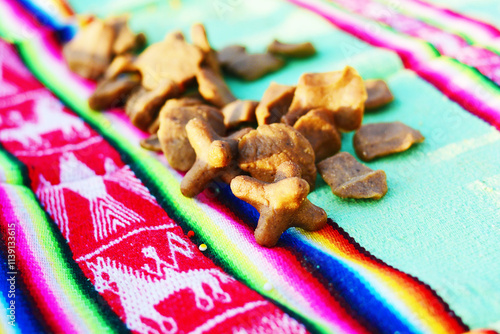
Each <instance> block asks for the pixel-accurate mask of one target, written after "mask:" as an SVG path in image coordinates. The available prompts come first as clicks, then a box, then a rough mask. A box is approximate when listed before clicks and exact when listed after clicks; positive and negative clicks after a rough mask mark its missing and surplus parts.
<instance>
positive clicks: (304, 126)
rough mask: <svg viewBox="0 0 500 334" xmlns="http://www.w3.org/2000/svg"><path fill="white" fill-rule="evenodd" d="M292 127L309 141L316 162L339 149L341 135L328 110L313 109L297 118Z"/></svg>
mask: <svg viewBox="0 0 500 334" xmlns="http://www.w3.org/2000/svg"><path fill="white" fill-rule="evenodd" d="M293 127H294V129H295V130H297V131H299V132H300V133H301V134H302V135H304V137H306V139H307V140H308V141H309V142H310V143H311V146H312V148H313V150H314V155H315V156H316V162H318V161H321V160H323V159H326V158H328V157H329V156H332V155H334V154H335V153H337V152H338V151H340V146H341V145H342V142H341V137H340V133H339V131H338V130H337V128H336V127H335V118H334V117H333V114H332V113H331V112H330V111H328V110H325V109H313V110H311V111H309V112H308V113H307V114H305V115H304V116H302V117H301V118H299V120H298V121H297V122H295V125H294V126H293Z"/></svg>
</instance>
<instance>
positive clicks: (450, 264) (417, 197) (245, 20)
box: [69, 0, 500, 328]
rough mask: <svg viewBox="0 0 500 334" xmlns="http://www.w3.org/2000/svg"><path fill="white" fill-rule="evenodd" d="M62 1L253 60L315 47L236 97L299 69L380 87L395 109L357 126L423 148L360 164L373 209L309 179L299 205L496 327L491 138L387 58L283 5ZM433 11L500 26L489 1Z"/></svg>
mask: <svg viewBox="0 0 500 334" xmlns="http://www.w3.org/2000/svg"><path fill="white" fill-rule="evenodd" d="M69 2H70V4H71V6H72V8H73V9H75V10H76V11H77V12H79V13H86V12H91V13H96V14H98V15H100V16H103V17H105V16H108V15H111V14H112V15H116V14H119V13H126V12H130V13H131V27H132V28H133V29H134V30H136V31H143V32H145V33H146V35H147V36H148V39H149V42H155V41H159V40H161V39H162V38H163V37H164V35H165V33H166V32H169V31H172V30H179V29H180V30H182V31H183V32H184V33H185V34H186V36H187V37H188V36H189V27H190V25H191V24H192V23H194V22H203V23H204V24H205V25H206V27H207V31H208V34H209V39H210V41H211V43H212V45H213V47H214V48H216V49H217V48H221V47H224V46H226V45H228V44H235V43H238V44H243V45H245V46H247V47H248V49H249V50H250V51H252V52H263V51H264V50H265V48H266V45H267V44H268V43H270V42H271V41H272V40H273V39H274V38H278V39H281V40H283V41H285V42H301V41H306V40H307V41H311V42H312V43H313V44H314V45H315V46H316V48H317V50H318V54H317V55H316V56H315V57H312V58H310V59H305V60H298V61H291V62H289V63H288V64H287V65H286V66H285V67H284V68H283V69H281V70H280V71H278V72H275V73H272V74H270V75H268V76H266V77H264V78H262V79H260V80H257V81H255V82H243V81H239V80H237V79H234V78H228V83H229V85H230V87H231V89H232V90H233V92H234V94H235V95H236V96H237V97H238V98H241V99H255V100H259V99H260V97H261V96H262V94H263V92H264V90H265V89H266V88H267V87H268V86H269V84H270V82H271V81H276V82H278V83H282V84H295V83H296V82H297V80H298V78H299V76H300V75H301V74H302V73H304V72H325V71H333V70H339V69H341V68H342V67H343V66H345V65H346V64H349V65H351V66H353V67H354V68H356V69H357V70H358V71H359V73H360V74H361V75H362V76H363V78H365V79H368V78H383V79H385V80H387V82H388V84H389V86H390V88H391V90H392V91H393V94H394V96H395V101H394V102H393V103H392V104H390V105H389V106H387V107H385V108H383V109H381V110H378V111H375V112H370V113H366V115H365V119H364V123H374V122H391V121H402V122H404V123H405V124H407V125H409V126H411V127H414V128H416V129H419V130H420V131H421V132H422V134H423V135H424V136H425V137H426V140H425V141H424V143H422V144H420V145H417V146H415V147H413V148H411V149H410V150H408V151H407V152H404V153H401V154H396V155H392V156H389V157H385V158H382V159H379V160H376V161H374V162H370V163H367V165H368V166H369V167H370V168H372V169H382V170H384V171H385V172H386V173H387V178H388V185H389V192H388V193H387V195H386V196H385V197H384V198H383V199H382V200H380V201H364V200H343V199H340V198H338V197H336V196H334V195H333V194H332V193H331V190H330V188H329V187H328V186H327V185H326V184H325V183H324V182H323V181H322V180H321V179H320V178H318V182H317V189H316V190H315V191H314V192H313V193H311V194H310V196H309V198H310V199H311V201H313V202H314V203H315V204H317V205H319V206H321V207H323V208H324V209H325V210H326V211H327V213H328V216H329V217H331V218H332V219H334V220H335V221H336V222H337V223H338V224H339V225H340V226H341V227H342V228H343V229H345V230H346V231H347V232H348V233H349V234H350V235H351V236H352V237H353V238H354V239H355V240H356V241H357V242H359V243H360V244H361V245H362V246H363V247H364V248H366V249H367V250H368V251H369V252H370V253H371V254H373V255H374V256H376V257H378V258H380V259H382V260H383V261H385V262H386V263H388V264H389V265H391V266H393V267H395V268H397V269H400V270H402V271H404V272H406V273H409V274H411V275H413V276H416V277H418V278H419V279H420V280H422V281H423V282H425V283H427V284H429V285H430V286H431V287H432V288H433V289H435V290H436V291H437V292H438V294H439V295H440V296H441V297H442V298H443V299H444V300H445V301H446V302H447V303H449V305H450V307H451V309H452V310H454V311H455V312H456V313H457V314H458V315H459V316H460V317H461V318H462V319H463V320H464V322H465V323H467V324H468V325H469V326H471V327H472V328H478V327H495V326H496V327H500V132H498V131H497V130H496V129H494V128H493V127H491V126H489V125H488V124H487V123H485V122H483V121H482V120H480V119H479V118H477V117H475V116H473V115H472V114H470V113H468V112H467V111H466V110H463V109H462V108H461V107H460V106H458V105H457V104H455V103H454V102H451V101H450V100H449V99H448V98H446V97H445V96H444V95H443V94H442V93H441V92H439V91H438V90H437V89H436V88H434V87H433V86H432V85H430V84H429V83H427V82H426V81H424V80H422V79H421V78H419V77H418V76H417V75H416V74H415V73H413V72H411V71H408V70H405V69H404V68H403V65H402V63H401V61H400V59H399V57H398V56H397V55H396V54H395V53H393V52H391V51H388V50H384V49H379V48H375V47H372V46H370V45H367V44H366V43H364V42H362V41H360V40H358V39H356V38H354V37H352V36H350V35H349V34H346V33H344V32H342V31H340V30H338V29H337V28H336V27H334V26H333V25H332V24H330V23H329V22H328V21H326V20H324V19H323V18H321V17H319V16H317V15H315V14H312V13H310V12H307V11H305V10H302V9H299V8H297V7H295V6H293V5H291V4H288V3H286V2H283V1H264V0H258V1H241V0H240V1H237V0H232V1H230V0H220V1H219V0H216V1H208V2H207V1H182V2H181V6H180V7H179V8H174V6H172V3H173V2H168V1H103V0H99V1H96V0H87V1H76V0H70V1H69ZM434 2H435V3H439V4H441V5H447V6H450V7H452V8H456V9H458V10H461V11H463V12H464V13H466V14H469V13H471V14H474V15H475V16H476V17H482V18H485V19H489V20H493V21H494V19H495V17H496V18H497V19H498V17H500V3H498V2H497V1H493V0H490V1H449V0H448V1H444V0H434ZM497 23H498V22H497ZM188 39H189V37H188ZM352 135H353V134H352V133H348V134H344V136H343V139H342V151H347V152H350V153H352V154H353V155H354V151H353V147H352Z"/></svg>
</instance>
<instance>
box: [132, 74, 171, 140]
mask: <svg viewBox="0 0 500 334" xmlns="http://www.w3.org/2000/svg"><path fill="white" fill-rule="evenodd" d="M179 94H180V88H179V86H177V84H175V83H174V82H173V81H171V80H169V79H165V80H163V81H162V82H161V83H160V84H159V85H158V86H156V88H155V89H153V90H147V89H146V88H144V87H142V86H141V87H139V88H138V89H136V90H135V91H134V92H132V94H131V95H130V97H129V98H128V100H127V103H126V104H125V112H126V113H127V115H128V117H129V118H130V120H131V122H132V124H134V125H135V126H136V127H138V128H139V129H141V130H143V131H148V129H149V127H150V126H151V125H152V124H153V122H154V121H155V119H156V117H157V116H158V112H159V111H160V108H161V107H162V105H163V104H164V103H165V101H166V100H168V99H170V98H174V97H177V96H179Z"/></svg>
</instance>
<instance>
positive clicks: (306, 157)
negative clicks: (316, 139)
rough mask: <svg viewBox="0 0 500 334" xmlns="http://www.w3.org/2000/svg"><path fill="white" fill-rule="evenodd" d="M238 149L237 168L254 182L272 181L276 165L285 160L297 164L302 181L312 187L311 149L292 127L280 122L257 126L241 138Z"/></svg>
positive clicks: (307, 142) (314, 173) (276, 168)
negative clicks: (300, 171)
mask: <svg viewBox="0 0 500 334" xmlns="http://www.w3.org/2000/svg"><path fill="white" fill-rule="evenodd" d="M238 149H239V152H240V155H239V159H238V163H239V166H240V168H241V169H242V170H244V171H247V172H249V173H250V175H252V176H253V177H255V178H256V179H259V180H261V181H265V182H272V181H273V180H274V177H275V176H276V172H277V170H278V166H279V165H280V164H281V163H283V162H285V161H292V162H294V163H296V164H297V165H299V167H300V169H301V170H302V178H303V179H305V180H306V181H307V182H308V183H309V185H310V188H311V189H313V188H314V184H315V181H316V166H315V164H314V160H315V157H314V151H313V148H312V147H311V144H310V143H309V141H308V140H307V139H306V138H305V137H304V136H303V135H302V134H300V132H298V131H297V130H295V129H294V128H292V127H291V126H288V125H286V124H281V123H274V124H270V125H267V124H264V125H260V126H259V127H258V128H257V129H256V130H252V131H250V132H249V133H248V134H246V135H245V136H244V137H243V138H242V139H241V141H240V143H239V145H238Z"/></svg>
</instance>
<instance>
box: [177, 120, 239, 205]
mask: <svg viewBox="0 0 500 334" xmlns="http://www.w3.org/2000/svg"><path fill="white" fill-rule="evenodd" d="M186 133H187V137H188V139H189V143H190V144H191V146H192V147H193V149H194V151H195V153H196V160H195V163H194V164H193V166H192V167H191V169H189V171H188V172H187V173H186V175H185V176H184V178H183V179H182V182H181V192H182V194H183V195H184V196H186V197H194V196H196V195H198V194H199V193H201V192H202V191H203V190H204V189H205V188H206V187H207V186H208V184H209V183H210V182H211V181H212V180H213V179H215V178H216V177H220V176H221V175H222V174H223V173H226V174H228V173H229V175H234V174H233V171H230V170H229V169H230V168H232V167H234V166H235V165H236V164H235V161H236V158H237V156H238V140H237V139H233V138H224V137H221V136H219V135H218V134H217V133H215V131H214V130H213V129H212V127H211V126H210V124H208V122H206V121H203V120H201V119H199V118H194V119H192V120H190V121H189V122H188V123H187V125H186ZM234 176H235V175H234ZM234 176H233V177H234Z"/></svg>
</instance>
